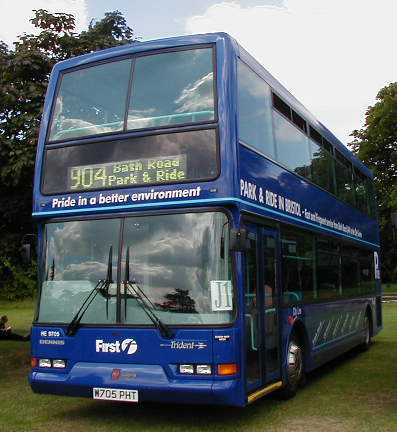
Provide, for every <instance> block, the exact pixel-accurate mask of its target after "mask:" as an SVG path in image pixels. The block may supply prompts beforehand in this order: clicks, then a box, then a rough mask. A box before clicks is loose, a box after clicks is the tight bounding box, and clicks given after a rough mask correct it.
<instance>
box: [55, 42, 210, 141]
mask: <svg viewBox="0 0 397 432" xmlns="http://www.w3.org/2000/svg"><path fill="white" fill-rule="evenodd" d="M131 73H132V80H131V79H130V77H131ZM129 87H130V88H129ZM127 98H129V100H127ZM126 108H128V110H127V109H126ZM214 119H215V98H214V67H213V50H212V49H211V48H197V49H189V50H183V51H181V50H180V51H173V52H164V53H156V54H152V55H146V54H145V55H140V56H136V57H134V58H132V59H126V60H119V61H112V62H109V63H105V64H98V65H94V66H89V67H85V68H83V69H79V70H74V71H71V72H65V73H63V74H62V78H61V80H60V84H59V89H58V94H57V97H56V101H55V104H54V108H53V116H52V121H51V125H50V132H49V141H63V140H67V139H74V138H79V137H85V136H91V135H98V134H105V133H111V132H121V131H125V130H126V129H128V130H134V129H143V128H157V127H164V126H173V125H180V124H186V123H188V124H190V123H197V122H207V121H213V120H214Z"/></svg>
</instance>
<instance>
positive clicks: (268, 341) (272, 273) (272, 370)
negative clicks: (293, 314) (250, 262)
mask: <svg viewBox="0 0 397 432" xmlns="http://www.w3.org/2000/svg"><path fill="white" fill-rule="evenodd" d="M277 245H278V232H277V231H275V230H274V231H273V230H267V229H263V230H262V263H261V267H262V287H263V295H264V302H263V321H264V329H263V335H264V348H263V349H264V366H265V367H264V375H265V382H270V381H273V380H275V379H277V378H279V377H280V333H279V316H278V315H279V295H278V293H279V286H278V277H277V276H278V259H277V257H278V247H277Z"/></svg>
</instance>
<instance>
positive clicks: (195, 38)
mask: <svg viewBox="0 0 397 432" xmlns="http://www.w3.org/2000/svg"><path fill="white" fill-rule="evenodd" d="M216 42H220V43H224V44H225V43H229V44H230V46H231V47H232V49H234V51H235V53H236V55H238V56H239V57H241V58H242V60H243V61H244V62H246V63H247V64H248V65H249V66H250V67H251V68H252V69H253V70H254V71H255V72H256V73H258V75H260V76H262V78H263V79H264V80H265V81H266V82H267V83H268V84H269V85H270V87H272V89H273V90H274V91H275V93H277V94H278V95H279V96H280V97H282V98H283V99H284V100H285V101H286V102H287V103H288V104H289V105H290V106H291V107H292V108H293V109H294V110H296V111H297V112H298V113H299V114H300V115H301V116H302V117H303V118H304V119H305V120H306V121H308V122H309V123H310V124H311V125H312V126H313V127H314V128H315V129H317V131H318V132H319V133H320V134H321V135H322V136H323V137H324V138H326V139H327V140H328V141H329V142H330V143H332V144H333V145H334V147H335V148H336V149H337V150H338V151H339V152H340V153H342V154H343V155H344V156H345V157H346V158H347V159H348V160H350V161H351V162H352V164H353V165H354V166H355V167H356V168H358V169H359V170H360V171H361V172H363V173H364V174H365V175H367V176H368V177H370V178H373V175H372V172H371V170H370V169H369V168H368V167H366V166H365V165H364V164H363V163H362V162H361V161H360V160H359V159H358V158H357V157H356V156H355V155H354V154H353V153H352V152H351V151H350V150H349V149H348V148H347V147H346V146H345V145H344V144H343V143H342V142H341V141H340V140H339V139H338V138H337V137H336V136H335V135H334V134H333V133H332V132H331V131H330V130H329V129H328V128H327V127H326V126H324V125H323V123H321V122H320V121H319V120H318V119H316V117H315V116H314V115H313V114H311V113H310V111H309V110H308V109H306V108H305V106H304V105H303V104H302V103H301V102H299V101H298V100H297V99H296V98H295V97H294V96H293V95H292V94H291V93H290V92H289V91H288V90H287V89H286V88H285V87H284V86H283V85H282V84H281V83H280V82H279V81H278V80H277V79H276V78H274V77H273V75H272V74H271V73H270V72H269V71H268V70H267V69H265V68H264V67H263V66H262V65H261V64H260V63H259V62H258V61H257V60H255V58H254V57H253V56H252V55H250V54H249V53H248V52H247V51H246V50H245V49H244V48H243V47H242V46H241V45H240V44H239V43H238V42H237V41H236V40H235V39H234V38H232V37H231V36H230V35H229V34H227V33H223V32H218V33H206V34H195V35H187V36H177V37H170V38H164V39H155V40H151V41H145V42H134V43H131V44H126V45H120V46H117V47H113V48H108V49H104V50H100V51H96V52H93V53H89V54H84V55H81V56H77V57H73V58H71V59H67V60H63V61H61V62H59V63H57V64H56V65H55V67H54V72H55V73H59V72H60V71H62V70H65V69H69V68H74V67H79V66H82V65H85V64H87V63H91V62H93V61H101V60H107V59H109V58H112V57H119V56H123V55H128V54H132V53H139V52H145V51H155V50H160V49H167V48H172V47H182V46H185V45H195V44H197V45H198V44H203V43H216Z"/></svg>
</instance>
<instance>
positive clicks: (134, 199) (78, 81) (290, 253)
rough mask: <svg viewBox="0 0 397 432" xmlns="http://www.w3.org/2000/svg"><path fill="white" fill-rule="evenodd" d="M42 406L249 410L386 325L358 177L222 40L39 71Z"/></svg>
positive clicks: (319, 129) (358, 167)
mask: <svg viewBox="0 0 397 432" xmlns="http://www.w3.org/2000/svg"><path fill="white" fill-rule="evenodd" d="M33 216H34V218H35V219H36V220H37V224H38V232H39V246H38V255H39V280H40V282H39V300H38V307H37V312H36V316H35V320H34V323H33V332H32V370H31V373H30V376H29V379H30V383H31V386H32V389H33V391H35V392H38V393H50V394H64V395H70V396H84V397H90V398H94V399H104V400H110V401H112V400H115V401H123V402H133V403H141V402H145V401H160V402H175V403H198V404H200V403H201V404H222V405H234V406H245V405H247V404H248V403H251V402H253V401H255V400H257V399H258V398H260V397H262V396H264V395H266V394H268V393H270V392H272V391H279V392H281V393H282V394H283V396H285V397H290V396H293V395H294V394H295V392H296V391H297V388H298V386H299V383H300V382H301V381H303V377H304V374H305V373H306V372H308V371H310V370H312V369H314V368H316V367H318V366H319V365H321V364H323V363H325V362H327V361H329V360H330V359H332V358H335V357H336V356H338V355H340V354H341V353H343V352H345V351H347V350H349V349H351V348H353V347H355V346H361V347H362V348H368V347H369V346H370V342H371V338H372V337H373V336H374V335H376V334H377V333H378V331H379V330H380V329H381V327H382V311H381V288H380V273H379V259H378V255H379V233H378V225H377V221H376V204H375V200H374V195H373V187H372V174H371V172H370V171H369V170H368V169H367V168H366V167H365V166H364V165H363V164H362V163H361V162H360V161H359V160H358V159H357V158H355V157H354V155H352V154H351V153H350V152H349V151H348V150H347V148H346V147H345V146H343V145H342V143H340V142H339V141H338V140H337V139H336V137H335V136H334V135H332V133H331V132H329V130H328V129H326V128H325V127H324V126H323V125H322V124H321V123H319V122H318V121H317V120H316V119H315V118H314V117H313V116H312V115H311V114H310V113H309V112H308V111H307V110H306V109H305V108H304V107H303V106H302V105H301V104H300V103H299V102H298V101H297V100H296V99H295V98H294V97H293V96H292V95H291V94H290V93H289V92H288V91H287V90H286V89H285V88H284V87H282V86H281V85H280V84H279V83H278V82H277V81H276V80H275V79H274V78H273V77H272V76H271V75H270V74H269V73H268V72H267V71H266V70H265V69H264V68H263V67H262V66H261V65H259V64H258V63H257V62H256V61H255V60H254V59H253V58H252V57H251V56H250V55H249V54H248V53H247V52H246V51H245V50H244V49H243V48H241V47H240V46H239V45H238V43H237V42H236V41H234V40H233V39H232V38H231V37H230V36H228V35H226V34H224V33H215V34H207V35H193V36H184V37H178V38H171V39H163V40H157V41H149V42H143V43H137V44H132V45H128V46H122V47H117V48H112V49H109V50H104V51H99V52H97V53H92V54H88V55H85V56H81V57H76V58H74V59H70V60H67V61H64V62H61V63H59V64H58V65H56V66H55V68H54V70H53V72H52V75H51V80H50V85H49V88H48V92H47V96H46V102H45V107H44V115H43V121H42V126H41V132H40V137H39V143H38V152H37V159H36V174H35V184H34V209H33Z"/></svg>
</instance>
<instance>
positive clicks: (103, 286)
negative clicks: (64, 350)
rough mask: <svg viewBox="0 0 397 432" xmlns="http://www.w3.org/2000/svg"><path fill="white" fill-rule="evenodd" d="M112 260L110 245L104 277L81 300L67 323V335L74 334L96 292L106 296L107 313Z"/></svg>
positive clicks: (111, 281) (111, 247)
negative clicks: (77, 308) (80, 303)
mask: <svg viewBox="0 0 397 432" xmlns="http://www.w3.org/2000/svg"><path fill="white" fill-rule="evenodd" d="M112 261H113V246H110V248H109V258H108V269H107V275H106V279H105V280H103V279H101V280H99V281H98V283H97V284H96V285H95V287H94V288H93V289H92V290H91V291H90V293H89V294H88V296H87V297H86V299H85V300H84V301H83V303H82V305H81V306H80V308H79V310H78V311H77V312H76V314H75V316H74V317H73V319H72V321H70V324H69V325H68V328H67V330H66V335H67V336H74V335H75V334H76V332H77V330H78V328H79V326H80V322H81V320H82V318H83V316H84V314H85V313H86V312H87V309H88V308H89V307H90V304H91V303H92V302H93V301H94V299H95V297H96V296H97V294H98V293H101V294H102V295H103V296H104V297H106V315H108V301H109V286H110V284H111V283H113V280H112Z"/></svg>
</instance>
